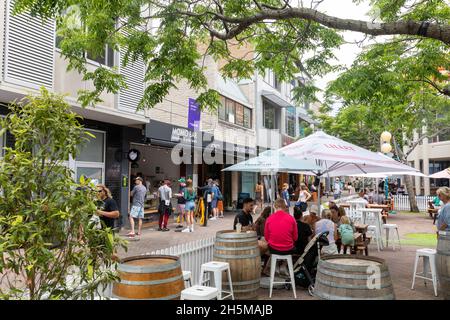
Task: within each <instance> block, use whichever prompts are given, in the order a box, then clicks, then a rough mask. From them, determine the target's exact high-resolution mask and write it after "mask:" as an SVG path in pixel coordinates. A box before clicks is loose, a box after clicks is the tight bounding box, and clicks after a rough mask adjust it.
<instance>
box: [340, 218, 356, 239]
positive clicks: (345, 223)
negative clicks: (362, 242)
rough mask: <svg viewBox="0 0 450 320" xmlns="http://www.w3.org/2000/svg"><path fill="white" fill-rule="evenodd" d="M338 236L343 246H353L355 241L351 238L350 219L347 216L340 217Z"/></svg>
mask: <svg viewBox="0 0 450 320" xmlns="http://www.w3.org/2000/svg"><path fill="white" fill-rule="evenodd" d="M338 231H339V234H340V235H341V241H342V244H343V245H344V246H353V245H354V244H355V239H354V238H353V227H352V226H351V225H350V219H349V218H348V217H347V216H342V217H341V225H340V226H339V229H338Z"/></svg>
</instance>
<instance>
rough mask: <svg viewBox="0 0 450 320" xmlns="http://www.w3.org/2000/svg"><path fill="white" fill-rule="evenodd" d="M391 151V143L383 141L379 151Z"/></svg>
mask: <svg viewBox="0 0 450 320" xmlns="http://www.w3.org/2000/svg"><path fill="white" fill-rule="evenodd" d="M391 151H392V146H391V144H390V143H388V142H385V143H383V144H382V145H381V152H383V153H385V154H386V153H389V152H391Z"/></svg>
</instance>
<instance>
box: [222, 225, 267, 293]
mask: <svg viewBox="0 0 450 320" xmlns="http://www.w3.org/2000/svg"><path fill="white" fill-rule="evenodd" d="M214 261H223V262H228V263H229V264H230V271H231V280H232V282H233V291H234V298H235V299H238V300H246V299H255V298H256V297H257V296H258V289H259V286H260V280H261V256H260V253H259V247H258V237H257V235H256V232H255V231H248V232H240V233H237V232H235V231H233V230H224V231H218V232H217V233H216V241H215V243H214ZM222 279H223V284H222V285H223V287H224V289H225V290H229V284H228V278H227V277H226V276H225V273H224V275H223V276H222Z"/></svg>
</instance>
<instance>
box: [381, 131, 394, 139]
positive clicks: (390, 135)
mask: <svg viewBox="0 0 450 320" xmlns="http://www.w3.org/2000/svg"><path fill="white" fill-rule="evenodd" d="M391 138H392V134H391V133H390V132H389V131H384V132H383V133H382V134H381V141H383V142H390V141H391Z"/></svg>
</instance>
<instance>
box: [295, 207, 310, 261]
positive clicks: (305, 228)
mask: <svg viewBox="0 0 450 320" xmlns="http://www.w3.org/2000/svg"><path fill="white" fill-rule="evenodd" d="M302 217H303V212H302V210H301V209H300V208H298V207H294V218H295V220H296V221H297V233H298V238H297V242H296V243H295V248H296V249H297V254H299V255H302V254H303V252H304V251H305V247H306V246H307V245H308V242H309V241H310V240H311V236H312V234H313V233H312V229H311V227H310V225H309V224H307V223H305V222H303V221H302Z"/></svg>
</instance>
